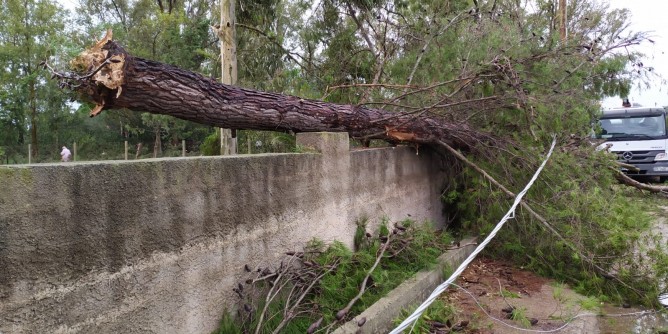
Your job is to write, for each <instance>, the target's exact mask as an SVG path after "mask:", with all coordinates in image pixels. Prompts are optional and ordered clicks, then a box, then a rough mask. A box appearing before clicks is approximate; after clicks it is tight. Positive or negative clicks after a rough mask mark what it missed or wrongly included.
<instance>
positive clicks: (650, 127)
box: [596, 107, 668, 182]
mask: <svg viewBox="0 0 668 334" xmlns="http://www.w3.org/2000/svg"><path fill="white" fill-rule="evenodd" d="M599 124H600V129H599V130H598V131H596V137H598V138H602V139H605V142H604V143H603V144H601V145H600V146H599V149H606V150H608V151H609V152H612V153H615V154H617V159H618V160H619V161H621V162H624V163H627V164H630V165H633V166H635V167H637V168H638V171H632V170H629V169H623V170H624V172H625V173H626V174H627V175H629V176H632V177H634V176H635V177H642V176H654V177H656V176H658V177H659V180H660V182H664V181H665V180H668V152H667V151H666V148H668V136H666V110H665V109H664V108H661V107H649V108H648V107H628V108H618V109H609V110H604V111H603V113H602V115H601V117H600V119H599Z"/></svg>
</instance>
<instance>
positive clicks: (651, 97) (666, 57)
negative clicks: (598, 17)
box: [602, 0, 668, 108]
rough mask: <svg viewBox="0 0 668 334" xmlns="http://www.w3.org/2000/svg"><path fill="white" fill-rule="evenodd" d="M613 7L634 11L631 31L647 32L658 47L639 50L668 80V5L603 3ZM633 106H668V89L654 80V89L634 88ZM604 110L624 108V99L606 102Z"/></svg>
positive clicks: (626, 0)
mask: <svg viewBox="0 0 668 334" xmlns="http://www.w3.org/2000/svg"><path fill="white" fill-rule="evenodd" d="M603 1H608V3H610V8H611V9H612V8H627V9H629V10H630V11H631V27H630V28H631V30H633V31H647V32H650V34H651V35H652V40H654V41H655V43H654V44H652V43H649V42H646V43H644V44H641V45H640V46H639V47H638V50H639V51H640V52H643V53H645V54H646V55H647V57H648V58H647V61H643V63H644V65H645V66H652V67H654V69H655V70H656V72H657V73H658V74H660V75H662V76H663V77H664V78H666V79H668V22H667V21H668V16H666V14H667V13H668V1H666V0H603ZM629 99H630V100H631V102H635V103H640V104H641V105H643V106H647V107H650V106H662V107H665V106H668V86H667V85H666V84H662V83H661V82H660V80H654V81H653V82H652V87H651V88H649V89H647V88H642V89H639V88H638V87H634V88H633V90H632V91H631V93H630V94H629ZM602 105H603V107H606V108H607V107H619V106H621V99H620V98H609V99H606V100H605V101H603V102H602Z"/></svg>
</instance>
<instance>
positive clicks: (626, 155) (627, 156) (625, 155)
mask: <svg viewBox="0 0 668 334" xmlns="http://www.w3.org/2000/svg"><path fill="white" fill-rule="evenodd" d="M622 158H624V160H626V161H629V160H631V159H633V153H631V152H629V151H626V152H624V153H622Z"/></svg>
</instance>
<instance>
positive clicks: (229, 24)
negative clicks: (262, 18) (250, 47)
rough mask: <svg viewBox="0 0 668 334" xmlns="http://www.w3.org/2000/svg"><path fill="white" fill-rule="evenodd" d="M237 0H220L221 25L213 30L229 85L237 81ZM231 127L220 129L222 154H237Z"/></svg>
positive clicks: (223, 80)
mask: <svg viewBox="0 0 668 334" xmlns="http://www.w3.org/2000/svg"><path fill="white" fill-rule="evenodd" d="M234 6H235V0H221V1H220V25H219V26H214V27H213V30H214V31H215V33H216V35H217V36H218V40H219V41H220V61H221V65H220V68H221V72H222V73H221V74H222V76H221V78H220V80H221V82H222V83H224V84H227V85H236V83H237V33H236V28H235V24H236V15H235V11H234ZM232 132H233V131H232V130H230V129H223V128H221V129H220V154H221V155H228V154H236V153H237V152H236V151H237V138H236V135H235V136H233V135H232Z"/></svg>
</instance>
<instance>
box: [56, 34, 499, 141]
mask: <svg viewBox="0 0 668 334" xmlns="http://www.w3.org/2000/svg"><path fill="white" fill-rule="evenodd" d="M70 65H71V67H72V69H73V70H74V73H61V72H58V71H56V70H54V69H53V68H51V67H50V66H49V65H48V64H45V66H46V67H48V68H49V69H50V70H51V71H52V73H53V76H54V77H55V78H58V79H59V80H60V82H61V87H67V88H70V89H71V90H74V91H76V92H77V93H79V95H80V97H81V98H82V99H83V100H85V101H90V102H92V103H94V104H95V107H94V108H93V110H92V111H91V113H90V116H91V117H93V116H96V115H98V114H99V113H100V112H102V111H103V110H106V109H121V108H127V109H130V110H135V111H145V112H149V113H153V114H162V115H169V116H174V117H177V118H180V119H184V120H188V121H193V122H197V123H201V124H206V125H212V126H217V127H224V128H231V129H249V130H270V131H291V132H295V133H297V132H316V131H332V132H348V133H349V135H350V136H351V138H355V139H360V140H362V141H368V140H370V139H382V140H386V141H388V142H391V143H397V142H411V143H435V141H436V140H441V141H445V142H447V143H449V144H451V145H452V146H454V147H457V148H462V149H468V148H471V147H472V146H474V145H475V143H478V142H490V141H493V138H492V137H491V136H490V135H488V134H486V133H484V132H481V131H477V130H474V129H473V128H472V127H470V126H469V125H467V123H464V122H448V121H446V120H445V119H444V118H441V117H438V116H437V115H424V112H423V113H394V112H389V111H385V110H381V109H373V108H368V107H365V106H358V105H342V104H335V103H327V102H322V101H316V100H308V99H302V98H299V97H295V96H288V95H282V94H276V93H269V92H261V91H257V90H252V89H246V88H241V87H236V86H231V85H225V84H222V83H219V82H217V81H215V80H214V79H212V78H207V77H204V76H202V75H200V74H197V73H194V72H190V71H185V70H182V69H179V68H177V67H174V66H171V65H168V64H164V63H160V62H156V61H151V60H147V59H142V58H139V57H134V56H132V55H130V54H129V53H127V52H126V51H125V50H124V49H123V48H122V47H121V46H120V45H119V44H118V43H116V41H114V40H113V39H112V33H111V30H109V31H108V32H107V35H106V36H105V37H104V38H103V39H102V40H100V41H99V42H98V43H96V44H95V45H94V46H93V47H92V48H90V49H88V50H86V51H84V52H83V53H81V54H80V55H79V56H78V57H77V58H75V59H74V60H72V62H71V63H70Z"/></svg>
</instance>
